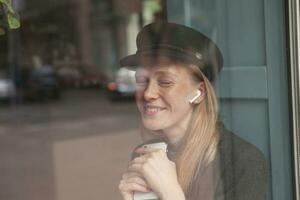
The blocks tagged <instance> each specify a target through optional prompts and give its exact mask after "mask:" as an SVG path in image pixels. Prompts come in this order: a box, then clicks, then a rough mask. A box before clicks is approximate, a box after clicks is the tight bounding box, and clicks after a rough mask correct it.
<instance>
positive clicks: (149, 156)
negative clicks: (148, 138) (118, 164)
mask: <svg viewBox="0 0 300 200" xmlns="http://www.w3.org/2000/svg"><path fill="white" fill-rule="evenodd" d="M136 153H138V154H141V156H140V157H136V158H135V159H133V160H132V161H131V162H130V164H129V168H128V171H129V172H132V173H137V174H140V175H141V177H143V178H144V180H145V181H146V183H147V185H148V186H149V187H150V188H151V189H152V190H153V191H154V192H155V193H156V194H157V195H158V196H159V197H160V199H162V200H167V199H177V198H178V199H184V194H183V191H182V189H181V187H180V185H179V183H178V179H177V172H176V164H175V163H174V162H172V161H170V160H169V159H168V157H167V154H166V152H165V151H164V150H159V149H154V148H143V147H141V148H138V149H136ZM173 197H174V198H173ZM175 197H176V198H175Z"/></svg>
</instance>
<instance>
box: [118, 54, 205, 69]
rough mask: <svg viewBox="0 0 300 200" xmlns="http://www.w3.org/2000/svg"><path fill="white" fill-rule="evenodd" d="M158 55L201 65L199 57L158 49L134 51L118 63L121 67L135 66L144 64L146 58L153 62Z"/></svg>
mask: <svg viewBox="0 0 300 200" xmlns="http://www.w3.org/2000/svg"><path fill="white" fill-rule="evenodd" d="M159 57H169V58H174V59H177V60H182V61H186V62H190V63H193V64H196V65H201V64H202V62H203V61H202V60H201V59H195V58H194V56H192V55H188V54H184V53H182V52H178V51H172V50H163V51H162V50H160V51H151V52H142V53H136V54H133V55H129V56H126V57H124V58H122V59H121V60H120V65H121V66H123V67H130V68H135V67H138V66H141V65H143V64H145V61H146V60H149V58H150V60H153V61H154V62H155V61H156V60H158V58H159Z"/></svg>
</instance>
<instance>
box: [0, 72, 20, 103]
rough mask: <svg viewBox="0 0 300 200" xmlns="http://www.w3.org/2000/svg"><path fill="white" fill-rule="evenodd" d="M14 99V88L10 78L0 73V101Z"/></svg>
mask: <svg viewBox="0 0 300 200" xmlns="http://www.w3.org/2000/svg"><path fill="white" fill-rule="evenodd" d="M15 97H16V87H15V84H14V81H13V79H12V78H10V77H9V76H8V75H7V74H6V73H5V72H3V71H1V72H0V100H13V99H14V98H15Z"/></svg>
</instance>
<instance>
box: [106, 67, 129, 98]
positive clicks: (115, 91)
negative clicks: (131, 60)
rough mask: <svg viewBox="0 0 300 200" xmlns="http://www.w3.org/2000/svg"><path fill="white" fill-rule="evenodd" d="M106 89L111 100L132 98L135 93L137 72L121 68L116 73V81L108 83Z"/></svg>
mask: <svg viewBox="0 0 300 200" xmlns="http://www.w3.org/2000/svg"><path fill="white" fill-rule="evenodd" d="M106 88H107V91H108V97H109V98H110V99H111V100H117V99H119V98H122V97H132V96H133V95H134V92H135V71H131V70H128V69H126V68H120V69H119V70H118V71H117V73H116V77H115V80H113V81H110V82H108V83H107V85H106Z"/></svg>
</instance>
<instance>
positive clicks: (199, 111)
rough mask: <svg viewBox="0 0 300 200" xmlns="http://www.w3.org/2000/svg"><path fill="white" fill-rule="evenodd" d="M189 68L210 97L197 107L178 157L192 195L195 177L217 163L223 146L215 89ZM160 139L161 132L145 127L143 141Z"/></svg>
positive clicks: (183, 182)
mask: <svg viewBox="0 0 300 200" xmlns="http://www.w3.org/2000/svg"><path fill="white" fill-rule="evenodd" d="M185 65H186V66H187V64H185ZM187 67H188V68H189V69H190V70H189V71H190V72H191V73H192V76H193V77H194V78H195V80H196V81H197V82H202V81H203V82H204V84H205V89H206V92H205V95H206V97H205V99H204V100H203V101H202V102H201V103H200V104H197V105H195V106H194V110H193V115H192V118H191V121H190V124H189V128H188V130H187V132H186V133H185V135H184V138H183V140H182V142H180V146H179V149H178V151H177V155H176V158H175V163H176V166H177V175H178V181H179V184H180V185H181V187H182V189H183V190H184V192H185V193H187V192H188V189H189V186H190V185H191V183H192V181H193V178H194V177H196V176H197V174H198V173H201V170H203V169H204V168H205V167H206V166H207V165H208V164H209V163H210V162H211V161H212V160H214V158H215V155H216V152H217V145H218V143H219V133H218V129H217V120H218V112H219V108H218V107H219V106H218V101H217V97H216V94H215V91H214V88H213V86H212V84H211V83H210V81H209V80H208V79H207V78H206V77H205V76H204V75H203V73H202V72H201V71H200V70H199V67H198V66H195V65H188V66H187ZM154 132H155V131H154ZM160 136H161V133H158V132H156V133H153V131H150V130H145V129H144V127H142V139H143V140H148V139H150V138H153V137H160ZM187 163H188V164H187Z"/></svg>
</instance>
